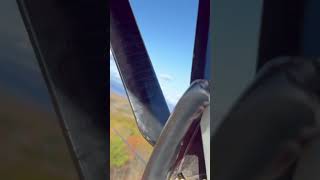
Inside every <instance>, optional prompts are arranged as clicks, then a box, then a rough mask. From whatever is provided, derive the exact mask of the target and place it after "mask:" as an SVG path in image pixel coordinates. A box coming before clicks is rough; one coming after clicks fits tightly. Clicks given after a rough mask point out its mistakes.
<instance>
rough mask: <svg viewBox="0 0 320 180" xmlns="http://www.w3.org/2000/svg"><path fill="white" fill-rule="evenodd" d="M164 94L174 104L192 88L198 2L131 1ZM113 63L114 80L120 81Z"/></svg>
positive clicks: (191, 0) (111, 67) (111, 63)
mask: <svg viewBox="0 0 320 180" xmlns="http://www.w3.org/2000/svg"><path fill="white" fill-rule="evenodd" d="M130 4H131V6H132V9H133V12H134V15H135V17H136V21H137V23H138V26H139V29H140V32H141V34H142V38H143V40H144V43H145V45H146V48H147V50H148V53H149V56H150V58H151V61H152V64H153V67H154V70H155V72H156V74H157V76H158V79H159V82H160V85H161V88H162V91H163V93H164V95H165V97H166V100H167V101H168V103H170V104H173V105H174V104H175V103H176V102H177V101H178V99H179V98H180V97H181V95H182V94H183V93H184V91H185V90H186V89H187V88H188V86H189V84H190V74H191V64H192V54H193V46H194V38H195V28H196V18H197V9H198V0H157V1H148V0H130ZM115 68H116V66H115V65H114V64H113V62H110V74H111V76H112V77H111V78H113V79H115V80H119V77H118V75H117V73H116V69H115Z"/></svg>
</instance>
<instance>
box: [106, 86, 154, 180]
mask: <svg viewBox="0 0 320 180" xmlns="http://www.w3.org/2000/svg"><path fill="white" fill-rule="evenodd" d="M110 89H111V93H110V167H111V169H110V171H111V172H110V173H111V174H110V179H111V180H140V179H141V176H142V173H143V170H144V168H145V165H146V162H147V160H148V159H149V157H150V154H151V151H152V146H151V145H149V144H148V142H147V141H146V140H145V139H144V138H143V137H142V135H141V134H140V131H139V130H138V128H137V125H136V122H135V119H134V116H133V114H132V110H131V107H130V105H129V103H128V100H127V98H126V97H125V95H123V94H122V93H121V91H120V92H114V90H113V89H112V87H110Z"/></svg>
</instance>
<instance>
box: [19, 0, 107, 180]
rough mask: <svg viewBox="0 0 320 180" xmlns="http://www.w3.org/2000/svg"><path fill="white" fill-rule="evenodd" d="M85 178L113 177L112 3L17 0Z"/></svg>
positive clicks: (54, 102) (74, 157) (75, 159)
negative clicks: (109, 9)
mask: <svg viewBox="0 0 320 180" xmlns="http://www.w3.org/2000/svg"><path fill="white" fill-rule="evenodd" d="M18 5H19V8H20V12H21V14H22V17H23V20H24V23H25V26H26V29H27V31H28V34H29V37H30V40H31V43H32V45H33V48H34V51H35V54H36V56H37V59H38V62H39V65H40V68H41V71H42V74H43V76H44V79H45V81H46V84H47V87H48V90H49V93H50V95H51V99H52V102H53V105H54V108H55V110H56V113H57V116H58V118H59V119H60V122H61V126H62V128H63V131H64V135H65V137H66V139H67V142H68V144H69V147H70V149H71V152H72V153H71V154H72V156H73V159H74V161H75V164H76V167H77V168H78V172H79V174H80V178H81V179H86V180H89V179H90V180H91V179H94V180H105V179H108V177H109V175H108V173H107V172H108V167H109V158H108V157H109V156H108V154H109V153H108V150H109V143H108V142H109V138H108V133H107V127H108V122H107V120H106V110H107V109H108V106H107V103H106V100H107V99H108V96H107V95H108V93H107V92H108V91H109V89H108V86H107V82H108V80H107V71H106V69H107V66H106V54H107V53H108V52H109V49H108V48H107V47H108V44H109V42H108V35H107V34H108V30H107V28H106V27H107V17H108V14H107V11H106V9H105V8H106V7H108V1H90V2H88V1H85V0H79V1H64V0H44V1H34V0H18Z"/></svg>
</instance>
